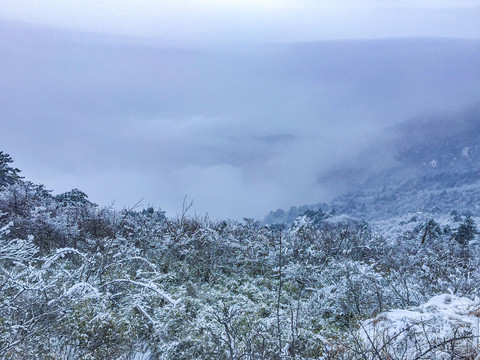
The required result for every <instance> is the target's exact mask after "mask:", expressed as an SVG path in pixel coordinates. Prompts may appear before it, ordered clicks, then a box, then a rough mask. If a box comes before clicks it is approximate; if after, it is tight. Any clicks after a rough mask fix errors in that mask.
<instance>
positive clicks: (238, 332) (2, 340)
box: [0, 153, 480, 360]
mask: <svg viewBox="0 0 480 360" xmlns="http://www.w3.org/2000/svg"><path fill="white" fill-rule="evenodd" d="M20 174H21V173H20V172H19V170H18V169H15V168H14V167H13V165H12V159H11V158H10V156H8V155H6V154H5V153H0V358H3V359H172V360H173V359H175V360H179V359H230V360H234V359H235V360H240V359H250V360H253V359H446V358H449V359H450V358H451V359H474V358H476V357H478V354H480V348H479V347H478V332H479V326H478V317H479V311H480V303H479V301H478V296H479V295H480V292H479V289H478V284H479V283H480V271H479V269H480V243H479V242H478V240H477V228H476V221H477V220H478V219H476V218H473V217H471V216H469V215H468V214H467V215H464V214H462V213H461V212H458V213H452V214H451V215H449V217H447V218H445V217H443V218H442V219H435V218H425V219H424V218H422V217H421V216H420V217H417V218H415V219H410V220H409V221H405V222H403V223H396V224H395V225H396V227H397V228H396V229H397V232H396V233H392V232H383V233H382V232H379V231H377V230H374V231H372V228H371V227H370V226H369V224H368V223H366V222H364V221H362V220H358V219H355V218H351V217H348V216H345V215H338V214H335V213H334V212H329V213H324V212H322V211H321V210H319V211H307V212H306V213H305V214H304V215H303V216H300V217H298V218H297V219H296V220H295V221H294V223H293V224H292V226H284V225H275V226H273V225H272V226H267V225H262V224H261V223H259V222H257V221H254V220H252V219H244V220H243V221H240V222H238V221H229V220H211V219H209V218H207V217H202V218H200V217H192V216H190V215H189V212H188V210H189V209H188V208H189V206H188V203H186V204H184V208H183V212H182V213H181V214H180V215H178V216H177V217H174V218H168V217H166V216H165V214H164V212H162V211H160V210H156V209H153V208H148V209H142V210H140V209H136V208H135V207H134V208H131V209H125V210H122V211H117V210H114V209H111V208H102V207H100V206H97V205H96V204H94V203H92V202H90V201H89V200H88V197H87V195H86V194H85V193H83V192H82V191H80V190H77V189H74V190H72V191H69V192H66V193H62V194H59V195H53V193H52V192H51V191H49V190H47V189H46V188H45V186H43V185H39V184H34V183H31V182H29V181H27V180H25V179H23V178H21V177H20V176H19V175H20Z"/></svg>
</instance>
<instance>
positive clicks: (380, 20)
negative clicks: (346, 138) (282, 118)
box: [0, 0, 480, 42]
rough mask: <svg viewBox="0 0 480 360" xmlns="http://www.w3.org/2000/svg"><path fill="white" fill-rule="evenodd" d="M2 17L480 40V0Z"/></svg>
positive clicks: (304, 2) (139, 3)
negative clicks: (479, 38)
mask: <svg viewBox="0 0 480 360" xmlns="http://www.w3.org/2000/svg"><path fill="white" fill-rule="evenodd" d="M0 14H1V15H0V17H2V18H4V19H10V20H19V21H25V22H33V23H40V24H47V25H53V26H58V27H65V28H71V29H81V30H87V31H93V32H104V33H114V34H122V35H138V36H146V37H154V38H160V39H164V40H167V39H170V40H184V41H220V42H232V41H244V42H285V41H315V40H322V39H345V38H346V39H358V38H379V37H380V38H382V37H405V36H410V37H411V36H414V37H416V36H445V37H462V38H478V35H479V32H480V24H479V23H480V21H478V19H479V18H480V0H129V1H127V0H42V1H39V0H2V1H1V2H0Z"/></svg>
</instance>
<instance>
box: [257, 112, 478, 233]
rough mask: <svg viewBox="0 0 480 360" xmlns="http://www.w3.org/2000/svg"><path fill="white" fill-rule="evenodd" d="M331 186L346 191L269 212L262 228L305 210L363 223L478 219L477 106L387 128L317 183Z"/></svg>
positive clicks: (285, 222) (281, 221) (289, 222)
mask: <svg viewBox="0 0 480 360" xmlns="http://www.w3.org/2000/svg"><path fill="white" fill-rule="evenodd" d="M339 177H341V179H339ZM336 181H337V182H338V181H343V182H345V183H346V184H347V188H349V189H350V190H349V191H348V192H345V193H343V194H342V195H339V196H337V197H335V198H334V199H333V200H332V201H331V202H329V203H328V204H326V203H323V204H320V203H318V204H314V205H304V206H300V207H292V208H291V209H290V210H288V211H284V210H281V209H279V210H277V211H272V212H270V213H269V214H268V215H267V216H266V217H265V219H264V222H265V223H267V224H272V223H284V224H291V223H292V222H293V220H294V219H295V218H296V217H298V216H299V215H301V214H303V213H304V212H305V211H306V210H309V209H310V210H316V209H322V210H323V211H331V210H335V211H336V212H337V213H345V214H348V215H352V216H356V217H360V218H364V219H366V220H379V219H386V218H390V217H394V216H399V215H402V214H405V213H410V212H417V211H422V212H432V213H449V212H451V211H452V210H455V211H459V212H463V213H471V214H473V215H479V214H480V106H478V105H477V106H475V107H472V108H471V109H469V110H468V111H466V112H463V113H460V114H456V115H451V116H442V117H438V116H437V117H423V118H417V119H412V120H408V121H405V122H402V123H399V124H397V125H394V126H392V127H389V128H387V129H386V130H385V132H383V133H382V136H380V138H379V141H378V142H376V143H375V144H374V145H372V146H371V147H369V148H368V149H367V150H366V151H365V152H363V153H362V154H360V155H359V156H358V158H356V159H354V161H353V162H352V163H351V164H347V165H345V166H344V167H340V168H338V169H336V170H335V171H333V172H332V173H329V174H327V175H326V176H324V177H323V178H322V179H321V182H324V183H325V184H327V186H328V184H329V183H335V182H336Z"/></svg>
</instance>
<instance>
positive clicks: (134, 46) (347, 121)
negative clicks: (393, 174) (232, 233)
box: [0, 0, 480, 218]
mask: <svg viewBox="0 0 480 360" xmlns="http://www.w3.org/2000/svg"><path fill="white" fill-rule="evenodd" d="M332 4H335V5H332ZM0 18H1V19H2V20H0V54H1V57H0V76H1V78H2V82H1V83H0V108H1V110H2V111H1V113H2V117H1V120H0V121H1V125H2V128H1V132H0V144H1V150H4V151H6V152H7V153H9V154H10V155H12V157H13V158H14V159H15V165H16V166H17V167H20V168H21V169H22V170H23V175H24V176H25V177H26V178H27V179H29V180H32V181H35V182H39V183H43V184H45V185H46V186H47V188H50V189H53V190H54V192H55V193H58V192H62V191H66V190H69V189H71V188H75V187H76V188H80V189H82V190H83V191H85V192H86V193H87V194H88V195H89V197H90V198H91V200H92V201H95V202H97V203H99V204H101V205H109V204H111V203H112V202H115V206H117V207H122V206H127V207H128V206H131V205H133V204H135V203H136V202H137V201H138V200H140V199H142V198H143V199H144V200H143V205H144V206H146V205H153V206H155V207H160V208H162V209H164V210H166V211H167V213H168V214H169V215H175V214H176V213H178V212H179V211H180V209H181V206H182V201H183V198H184V196H185V195H186V196H188V198H189V199H191V200H193V201H194V204H195V206H194V208H193V211H195V212H196V213H197V214H205V213H207V212H208V213H209V214H210V215H211V216H212V217H231V218H241V217H257V218H261V217H262V216H263V215H265V214H266V213H267V212H268V211H270V210H272V209H276V208H278V207H290V206H292V205H300V204H304V203H316V202H319V201H325V200H328V199H329V198H331V197H332V196H333V195H334V194H333V193H332V192H331V190H330V189H329V188H327V187H326V186H325V184H322V182H321V181H320V180H319V179H321V178H322V177H324V176H323V175H324V174H325V173H328V172H331V171H334V170H335V168H336V167H338V165H339V164H341V163H344V162H346V161H348V160H349V159H351V158H352V154H356V153H358V152H359V151H361V149H363V148H364V147H366V146H368V145H369V141H374V140H375V137H374V136H372V135H371V134H372V133H374V132H375V130H376V129H379V128H383V127H385V126H387V125H391V124H393V123H396V122H399V121H403V120H406V119H408V118H410V117H413V116H416V115H419V114H422V113H431V112H434V113H441V112H443V111H451V110H452V109H453V110H456V109H462V108H464V107H467V106H469V105H470V104H472V103H475V102H478V101H479V99H480V87H479V86H478V84H480V62H479V61H478V59H479V58H480V41H478V40H477V39H478V35H479V34H480V25H479V22H478V19H479V18H480V5H479V2H477V1H468V2H467V1H465V2H461V1H460V2H459V1H455V2H453V1H451V2H450V1H440V2H438V1H435V2H434V1H423V2H411V1H400V2H399V1H396V2H393V1H392V2H389V1H386V2H385V1H382V2H380V1H378V2H376V1H373V2H355V1H341V2H327V1H325V2H318V1H316V2H313V1H312V2H310V1H300V2H292V1H288V0H286V1H278V2H274V1H263V2H248V1H247V2H237V1H233V2H228V3H225V2H220V1H203V2H202V1H184V2H178V3H177V2H168V1H163V2H162V1H160V2H158V1H157V2H153V1H137V2H129V3H127V2H124V3H122V2H118V1H115V2H113V1H98V2H88V1H87V2H85V1H83V2H76V1H71V2H68V4H67V3H66V2H63V1H45V2H41V3H39V2H34V1H18V0H17V1H9V0H7V1H3V2H2V4H0ZM440 37H441V38H440Z"/></svg>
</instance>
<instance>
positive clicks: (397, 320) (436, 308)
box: [359, 294, 480, 359]
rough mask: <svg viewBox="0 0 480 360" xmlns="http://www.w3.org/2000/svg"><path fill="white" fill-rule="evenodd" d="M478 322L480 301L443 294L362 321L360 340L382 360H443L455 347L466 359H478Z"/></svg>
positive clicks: (479, 351) (479, 350) (479, 348)
mask: <svg viewBox="0 0 480 360" xmlns="http://www.w3.org/2000/svg"><path fill="white" fill-rule="evenodd" d="M479 319H480V299H475V300H470V299H468V298H464V297H458V296H455V295H450V294H442V295H437V296H434V297H432V298H431V299H430V300H429V301H428V302H426V303H425V304H422V305H420V306H418V307H414V308H410V309H393V310H390V311H388V312H385V313H381V314H379V315H378V316H377V317H375V318H374V319H369V320H366V321H363V322H362V323H361V326H360V330H359V337H360V339H361V340H362V341H363V343H364V344H365V347H366V349H368V350H369V351H370V352H371V353H372V354H380V355H382V356H383V355H385V354H389V355H395V356H400V355H401V356H402V357H401V358H405V359H410V358H412V359H413V358H417V357H418V356H419V355H422V354H424V356H426V357H421V358H429V359H444V358H446V357H445V356H446V355H447V353H446V350H447V349H448V350H450V349H451V347H452V345H453V346H455V347H456V348H457V349H458V351H459V352H460V353H463V354H464V355H467V354H471V355H478V354H480V347H479V338H478V336H479ZM427 355H428V356H427ZM448 356H451V355H448ZM448 358H450V357H448ZM472 358H473V357H472ZM477 358H480V356H477V357H476V358H475V359H477Z"/></svg>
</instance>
